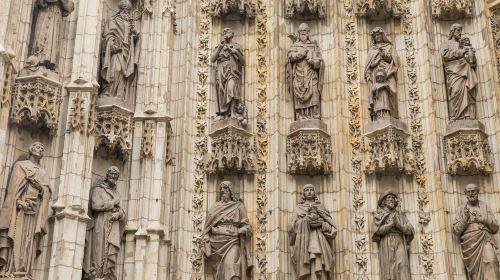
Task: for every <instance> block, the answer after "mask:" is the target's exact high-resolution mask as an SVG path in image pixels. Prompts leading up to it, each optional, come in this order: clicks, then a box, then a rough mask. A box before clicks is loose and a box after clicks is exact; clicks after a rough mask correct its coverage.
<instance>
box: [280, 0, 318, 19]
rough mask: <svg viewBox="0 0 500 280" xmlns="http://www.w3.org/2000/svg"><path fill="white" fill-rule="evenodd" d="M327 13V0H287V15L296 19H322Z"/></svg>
mask: <svg viewBox="0 0 500 280" xmlns="http://www.w3.org/2000/svg"><path fill="white" fill-rule="evenodd" d="M325 15H326V0H285V16H286V17H287V18H296V19H321V18H325Z"/></svg>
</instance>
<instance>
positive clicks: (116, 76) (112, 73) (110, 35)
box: [101, 0, 140, 101]
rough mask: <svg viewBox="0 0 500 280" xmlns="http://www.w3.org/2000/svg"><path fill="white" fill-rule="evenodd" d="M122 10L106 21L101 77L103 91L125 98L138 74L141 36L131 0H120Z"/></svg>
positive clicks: (128, 95)
mask: <svg viewBox="0 0 500 280" xmlns="http://www.w3.org/2000/svg"><path fill="white" fill-rule="evenodd" d="M118 8H119V11H118V12H117V13H116V14H115V15H113V16H112V17H111V19H109V20H108V21H107V22H106V25H105V27H104V32H103V35H102V37H103V58H102V70H101V78H102V80H103V82H104V90H103V95H105V96H111V97H117V98H120V99H122V100H124V101H127V100H128V99H130V98H131V96H130V89H131V87H132V84H133V82H134V80H135V77H136V74H137V67H138V65H139V56H140V36H139V33H138V32H137V30H136V29H135V25H134V18H133V17H132V15H131V13H130V10H131V9H132V4H131V3H130V1H129V0H120V2H119V3H118Z"/></svg>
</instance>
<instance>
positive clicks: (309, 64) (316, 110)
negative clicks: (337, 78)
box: [286, 23, 325, 120]
mask: <svg viewBox="0 0 500 280" xmlns="http://www.w3.org/2000/svg"><path fill="white" fill-rule="evenodd" d="M309 32H310V29H309V25H308V24H307V23H302V24H301V25H300V26H299V32H298V36H291V37H292V39H293V40H294V42H293V44H292V46H291V47H290V49H289V50H288V53H287V58H288V62H287V64H286V79H287V82H286V83H287V87H288V92H289V93H290V94H291V95H292V98H293V106H294V111H295V120H303V119H321V91H322V89H323V72H324V68H325V63H324V61H323V58H322V56H321V50H320V49H319V46H318V43H317V42H316V41H311V40H310V39H309Z"/></svg>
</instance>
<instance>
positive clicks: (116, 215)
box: [111, 212, 121, 221]
mask: <svg viewBox="0 0 500 280" xmlns="http://www.w3.org/2000/svg"><path fill="white" fill-rule="evenodd" d="M120 216H121V215H120V212H114V213H113V214H111V220H112V221H118V220H119V219H120V218H121V217H120Z"/></svg>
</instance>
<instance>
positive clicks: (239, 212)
mask: <svg viewBox="0 0 500 280" xmlns="http://www.w3.org/2000/svg"><path fill="white" fill-rule="evenodd" d="M219 190H220V200H219V201H218V202H217V203H216V204H215V205H214V206H213V207H212V208H211V209H210V210H209V211H208V215H207V218H206V221H205V228H204V230H203V232H202V243H203V252H204V253H205V257H206V259H207V262H208V264H209V265H210V266H211V267H212V268H213V270H214V272H215V276H214V279H215V280H232V279H250V277H251V276H250V274H251V269H252V263H251V258H250V255H249V251H248V250H249V245H248V244H247V242H249V241H250V240H249V239H250V237H251V236H252V227H251V226H250V224H249V221H248V217H247V210H246V209H245V205H243V202H241V201H239V200H238V199H237V198H236V197H235V195H234V191H233V183H231V182H230V181H224V182H222V183H221V184H220V187H219Z"/></svg>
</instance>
